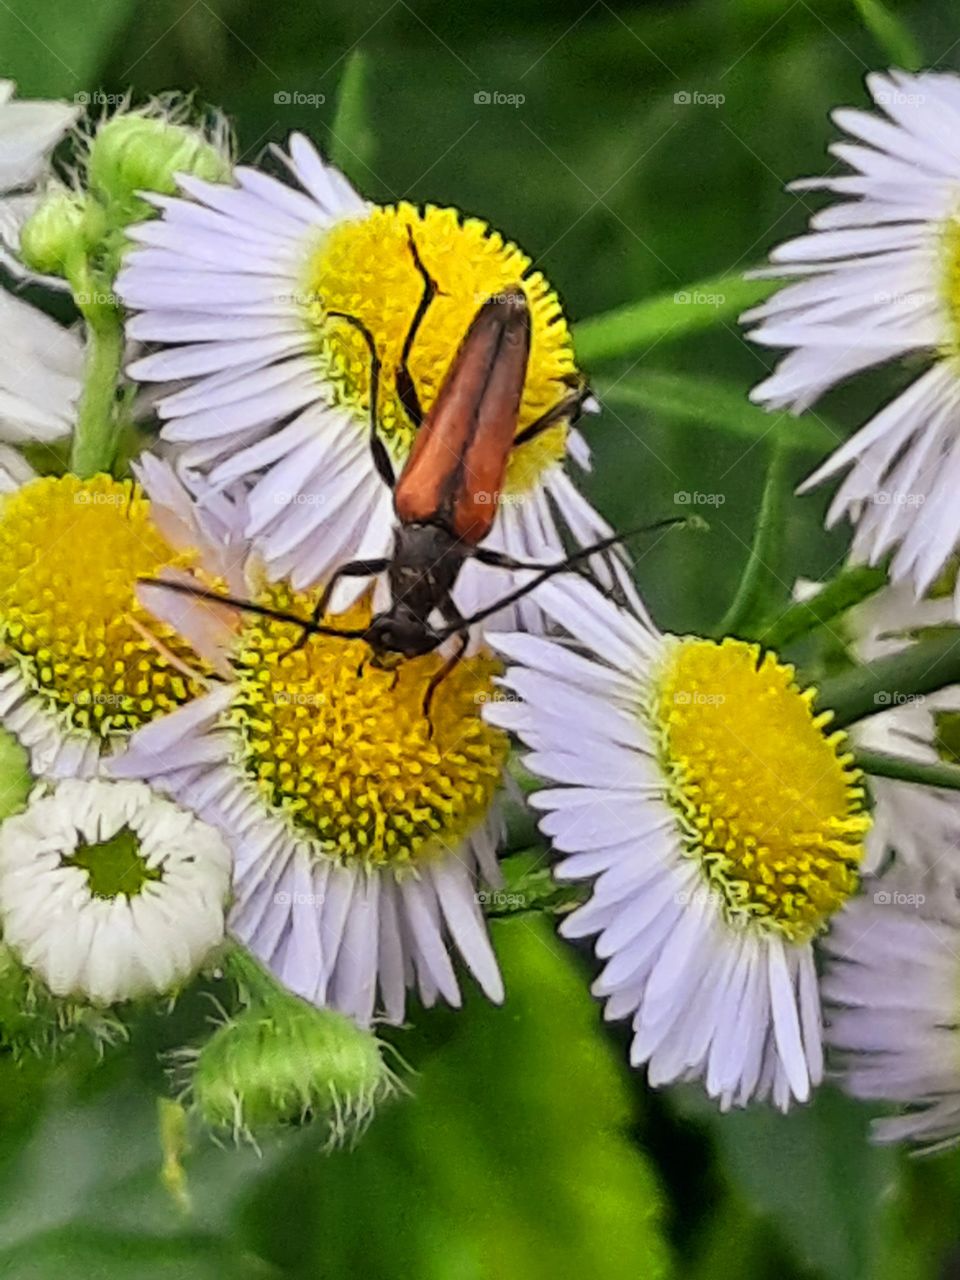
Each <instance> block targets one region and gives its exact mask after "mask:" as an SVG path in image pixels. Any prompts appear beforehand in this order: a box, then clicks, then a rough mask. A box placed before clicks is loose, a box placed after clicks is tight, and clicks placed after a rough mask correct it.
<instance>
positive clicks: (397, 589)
mask: <svg viewBox="0 0 960 1280" xmlns="http://www.w3.org/2000/svg"><path fill="white" fill-rule="evenodd" d="M467 551H468V549H467V548H466V547H464V545H463V543H462V542H461V541H460V540H459V539H458V538H456V537H455V536H454V535H453V534H452V533H451V532H450V531H449V529H446V528H444V526H443V525H442V524H434V523H432V522H431V523H429V524H427V523H411V524H401V525H400V526H399V527H398V529H397V532H396V536H395V539H394V547H393V558H392V560H391V562H390V571H389V573H390V596H391V600H392V601H393V609H394V610H402V611H403V612H406V613H409V614H411V615H412V616H413V617H415V618H419V619H420V620H421V621H422V622H423V623H424V624H426V622H427V621H428V619H429V617H430V614H431V613H433V611H434V609H436V608H437V607H438V606H439V605H440V604H441V603H442V602H443V601H444V600H445V599H446V598H447V596H448V595H449V594H450V591H451V590H452V588H453V585H454V583H455V582H456V580H457V574H458V573H459V572H460V567H461V565H462V564H463V561H464V559H465V558H466V555H467Z"/></svg>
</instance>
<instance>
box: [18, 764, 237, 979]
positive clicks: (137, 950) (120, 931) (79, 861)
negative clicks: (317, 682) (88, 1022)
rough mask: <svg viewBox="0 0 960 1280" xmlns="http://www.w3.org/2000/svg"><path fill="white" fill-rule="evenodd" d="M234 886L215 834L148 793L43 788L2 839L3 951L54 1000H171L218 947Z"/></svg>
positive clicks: (79, 783) (133, 788) (87, 785)
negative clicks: (13, 956) (8, 949)
mask: <svg viewBox="0 0 960 1280" xmlns="http://www.w3.org/2000/svg"><path fill="white" fill-rule="evenodd" d="M229 886H230V857H229V854H228V852H227V848H226V845H225V844H224V842H223V840H222V839H221V837H220V836H219V835H218V834H217V832H216V831H214V830H213V828H211V827H209V826H207V825H206V824H205V823H203V822H200V821H199V820H198V819H197V818H195V817H194V816H193V815H192V814H190V813H188V812H186V811H185V810H184V809H181V808H179V807H178V806H177V805H175V804H174V803H172V801H170V800H168V799H165V798H164V797H161V796H156V795H154V794H153V793H152V792H151V791H150V788H149V787H147V786H146V785H145V784H143V783H137V782H105V781H103V780H100V779H90V780H81V779H69V780H67V781H65V782H61V783H59V784H58V785H57V786H55V787H53V788H47V787H44V786H41V787H40V788H38V790H37V791H36V792H35V793H34V795H33V796H32V797H31V800H30V803H29V804H28V806H27V808H26V810H25V811H24V812H23V813H21V814H17V815H15V816H14V817H12V818H8V819H7V820H6V821H5V822H4V823H3V825H2V827H0V924H2V927H3V936H4V941H5V942H6V943H7V945H8V946H10V947H11V948H12V949H13V950H14V952H15V953H16V954H17V956H18V957H19V958H20V960H21V961H22V963H23V964H24V965H25V966H26V967H27V968H28V969H30V970H32V971H34V972H35V973H37V974H38V975H39V976H40V977H41V978H42V979H43V981H44V983H45V984H46V985H47V986H48V987H49V989H50V990H51V991H52V992H53V994H54V995H57V996H72V997H80V998H82V999H85V1000H89V1001H91V1002H93V1003H96V1004H115V1003H117V1002H118V1001H122V1000H129V999H131V998H134V997H137V996H145V995H154V994H164V993H168V992H172V991H174V990H175V989H176V988H177V987H179V986H181V985H182V984H183V983H184V982H186V981H187V980H188V979H189V978H191V977H192V976H193V974H194V973H196V971H197V970H198V968H199V967H200V966H201V965H202V964H203V962H204V961H205V960H207V959H208V957H209V956H210V955H211V953H212V952H213V950H214V949H215V948H216V947H217V946H219V945H220V943H221V942H222V940H223V932H224V906H225V903H226V899H227V894H228V892H229Z"/></svg>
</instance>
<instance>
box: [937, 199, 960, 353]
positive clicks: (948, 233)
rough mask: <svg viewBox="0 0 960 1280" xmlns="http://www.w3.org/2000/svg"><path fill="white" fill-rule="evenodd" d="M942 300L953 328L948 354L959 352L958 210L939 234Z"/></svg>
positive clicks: (959, 257) (959, 228)
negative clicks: (940, 234)
mask: <svg viewBox="0 0 960 1280" xmlns="http://www.w3.org/2000/svg"><path fill="white" fill-rule="evenodd" d="M941 253H942V266H943V276H942V282H943V283H942V289H943V300H944V302H945V303H946V307H947V313H948V314H949V316H950V323H951V327H952V329H953V334H952V337H951V339H950V340H949V341H948V342H947V343H946V352H947V354H948V355H957V354H960V212H957V213H954V215H953V217H952V218H950V219H948V221H947V223H946V224H945V226H944V228H943V232H942V236H941Z"/></svg>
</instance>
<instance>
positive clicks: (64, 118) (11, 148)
mask: <svg viewBox="0 0 960 1280" xmlns="http://www.w3.org/2000/svg"><path fill="white" fill-rule="evenodd" d="M15 89H16V85H15V84H14V83H13V81H12V80H0V191H15V190H17V189H18V188H22V187H29V186H31V185H32V184H33V183H34V182H36V181H37V179H38V178H39V177H40V176H41V174H42V173H43V170H44V167H45V165H46V162H47V157H48V155H49V154H50V152H51V151H52V150H53V148H54V147H55V146H56V145H57V143H58V142H59V141H60V139H61V138H62V137H63V135H64V134H65V133H66V131H67V130H68V129H69V128H70V126H71V125H72V124H73V122H74V120H76V118H77V116H78V114H79V108H78V107H76V106H71V105H70V104H69V103H66V102H40V101H30V102H14V101H13V94H14V90H15Z"/></svg>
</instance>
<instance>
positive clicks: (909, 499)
mask: <svg viewBox="0 0 960 1280" xmlns="http://www.w3.org/2000/svg"><path fill="white" fill-rule="evenodd" d="M926 500H927V495H926V494H925V493H907V492H904V491H903V490H901V489H878V490H877V492H876V493H875V494H874V495H873V496H872V497H871V499H870V501H871V502H873V503H875V505H876V506H878V507H922V506H923V504H924V503H925V502H926Z"/></svg>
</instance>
